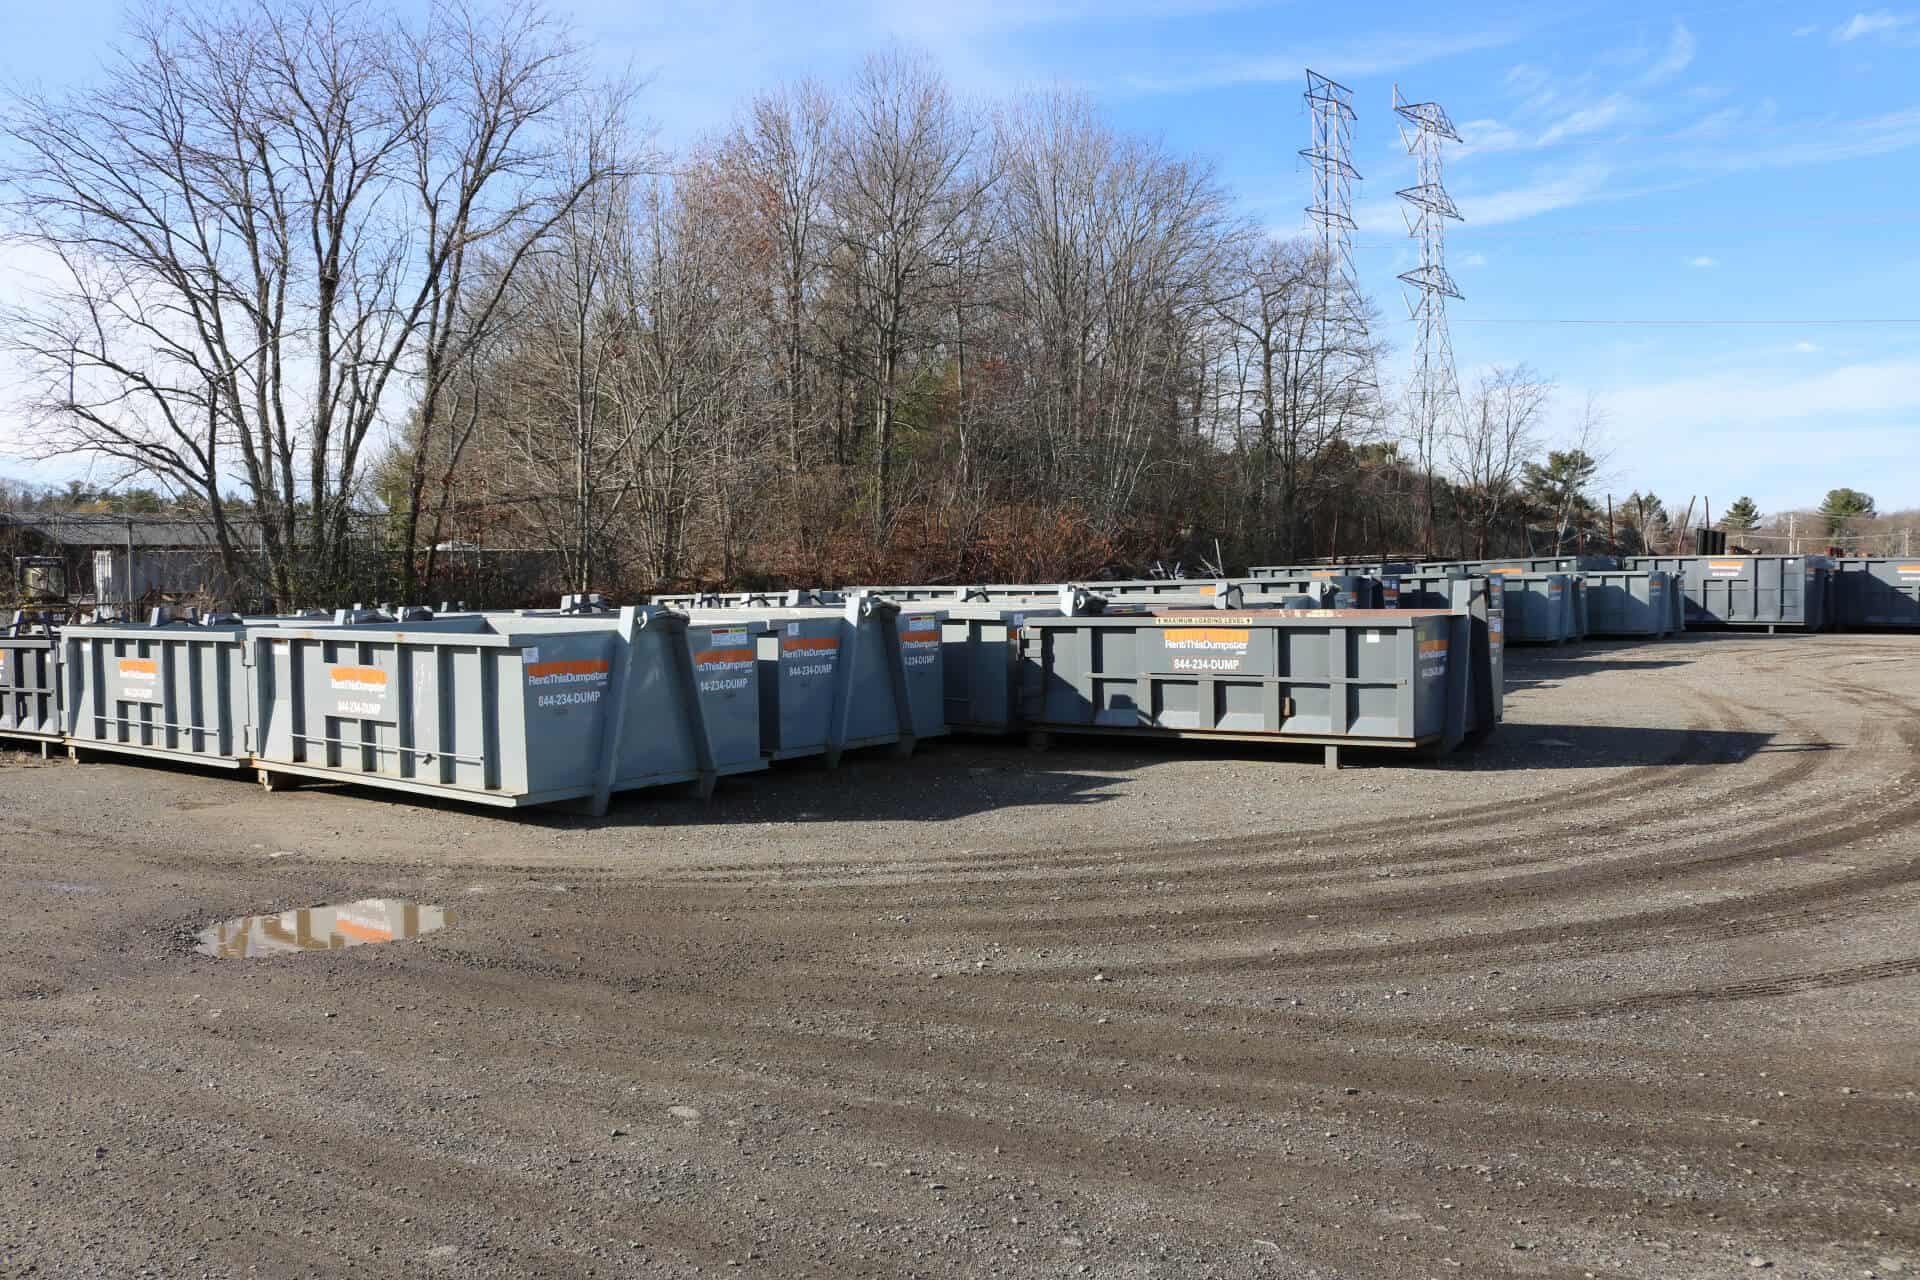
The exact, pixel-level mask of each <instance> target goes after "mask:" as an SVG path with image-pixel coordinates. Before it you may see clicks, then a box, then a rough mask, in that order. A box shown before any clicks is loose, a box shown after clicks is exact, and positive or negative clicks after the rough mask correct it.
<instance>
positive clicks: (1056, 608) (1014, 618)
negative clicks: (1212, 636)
mask: <svg viewBox="0 0 1920 1280" xmlns="http://www.w3.org/2000/svg"><path fill="white" fill-rule="evenodd" d="M1109 605H1110V602H1109V601H1107V600H1105V599H1104V598H1102V597H1100V596H1097V595H1093V594H1091V593H1089V592H1087V591H1082V590H1079V589H1077V588H1072V587H1068V588H1062V589H1061V590H1060V591H1058V592H1055V593H1054V594H1053V595H1051V596H1035V597H1033V598H1030V599H1026V600H996V601H962V602H956V603H949V604H942V605H941V606H940V608H941V612H942V614H943V617H942V620H941V624H940V634H941V664H942V667H943V668H944V671H945V677H946V695H947V696H946V720H947V726H948V727H949V728H950V729H952V730H954V731H955V732H965V733H986V734H1007V733H1012V732H1014V731H1015V730H1016V729H1018V728H1020V631H1021V628H1022V627H1024V626H1025V625H1026V623H1027V620H1028V619H1030V618H1060V617H1081V616H1085V615H1087V614H1094V613H1099V612H1102V611H1103V610H1104V609H1106V608H1108V607H1109ZM1142 607H1143V602H1141V601H1140V600H1139V598H1137V597H1136V598H1133V599H1130V600H1127V601H1125V602H1124V603H1122V604H1120V605H1118V606H1116V612H1131V611H1134V610H1135V609H1138V608H1142ZM1199 607H1203V608H1204V607H1211V605H1201V606H1199Z"/></svg>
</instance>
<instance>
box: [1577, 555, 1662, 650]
mask: <svg viewBox="0 0 1920 1280" xmlns="http://www.w3.org/2000/svg"><path fill="white" fill-rule="evenodd" d="M1584 576H1585V577H1586V580H1587V584H1586V597H1587V634H1588V635H1590V636H1608V637H1622V636H1637V637H1651V638H1658V637H1660V636H1664V635H1667V634H1669V633H1670V632H1671V631H1672V628H1673V603H1672V600H1671V599H1670V596H1671V594H1672V591H1673V580H1672V579H1671V578H1670V577H1669V576H1668V575H1667V574H1666V573H1664V572H1662V571H1661V570H1658V569H1653V570H1647V571H1644V572H1635V571H1633V570H1628V569H1620V570H1595V569H1589V570H1587V571H1586V573H1585V575H1584Z"/></svg>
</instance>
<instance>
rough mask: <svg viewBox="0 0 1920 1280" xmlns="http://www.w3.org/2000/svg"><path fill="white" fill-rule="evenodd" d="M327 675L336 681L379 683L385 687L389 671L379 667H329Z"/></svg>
mask: <svg viewBox="0 0 1920 1280" xmlns="http://www.w3.org/2000/svg"><path fill="white" fill-rule="evenodd" d="M327 675H328V677H329V678H331V679H332V680H333V681H334V682H335V683H342V682H344V683H347V684H377V685H379V686H380V687H381V688H383V689H384V688H385V687H386V684H387V673H386V672H384V671H382V670H381V669H380V668H378V667H329V668H328V669H327Z"/></svg>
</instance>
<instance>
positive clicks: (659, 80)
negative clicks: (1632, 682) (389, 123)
mask: <svg viewBox="0 0 1920 1280" xmlns="http://www.w3.org/2000/svg"><path fill="white" fill-rule="evenodd" d="M559 8H560V9H561V10H562V11H565V12H570V13H571V15H572V18H573V20H574V21H575V23H576V24H577V26H578V27H579V29H580V31H581V33H582V35H583V36H585V37H586V38H587V39H588V41H589V42H590V43H591V45H592V47H593V48H594V49H595V50H596V51H597V52H598V56H599V57H601V58H602V59H604V60H605V62H606V64H607V66H608V68H609V69H610V70H611V69H618V68H621V67H631V68H633V69H635V70H637V71H639V72H641V73H643V74H645V75H647V76H649V77H650V78H651V84H650V86H649V89H648V91H647V93H646V95H645V97H644V99H643V102H644V107H645V110H646V112H647V114H648V115H649V116H650V117H651V118H652V119H653V120H654V122H655V123H656V124H657V125H658V127H659V129H660V131H661V134H662V138H663V140H664V141H666V142H669V143H674V144H682V143H687V142H691V141H694V140H697V139H699V138H700V137H702V136H704V135H707V134H710V133H712V132H714V131H717V130H719V129H721V128H724V127H725V125H726V124H727V123H728V121H729V120H730V119H731V117H732V115H733V113H734V112H735V110H736V108H737V107H738V105H739V103H740V102H741V101H742V100H743V99H744V98H745V97H746V96H747V95H749V94H751V93H752V92H753V91H754V90H755V89H757V88H759V87H762V86H765V85H769V84H772V83H774V82H777V81H779V80H781V79H785V78H791V77H797V76H801V75H811V76H814V77H816V78H819V79H822V80H826V81H834V80H838V79H840V78H842V77H843V76H844V75H845V74H846V73H847V71H848V70H849V69H850V68H851V67H852V66H853V64H854V63H855V62H857V60H858V59H859V57H860V56H861V55H862V54H863V53H864V52H866V51H868V50H870V49H872V48H875V47H878V46H880V45H882V44H884V43H886V42H887V41H889V40H895V39H897V40H901V41H904V42H907V43H909V44H913V45H917V46H920V47H922V48H925V49H926V50H928V51H930V52H931V53H932V54H933V55H934V56H935V57H936V58H937V59H938V60H939V62H940V63H941V65H942V66H944V67H945V69H946V71H947V73H948V75H949V76H950V77H951V79H952V80H953V82H954V84H955V86H956V87H957V88H958V89H959V90H960V91H961V92H962V93H963V94H966V95H969V96H973V97H978V98H981V99H990V98H993V97H998V96H1003V95H1007V94H1011V93H1017V92H1019V91H1020V90H1022V89H1023V88H1029V87H1038V86H1044V85H1048V84H1053V83H1066V84H1070V85H1074V86H1077V87H1079V88H1081V89H1082V90H1084V91H1085V92H1087V93H1089V94H1090V95H1092V96H1093V97H1094V98H1095V99H1096V100H1098V101H1099V102H1100V103H1102V104H1103V105H1104V106H1105V107H1106V109H1107V110H1108V111H1109V112H1110V114H1111V116H1112V118H1113V119H1114V120H1116V121H1117V122H1118V123H1119V124H1120V125H1122V126H1123V127H1126V128H1129V129H1133V130H1138V131H1142V132H1147V133H1151V134H1155V135H1159V136H1161V137H1163V138H1164V139H1165V140H1166V141H1167V142H1168V143H1169V144H1170V145H1172V146H1174V147H1176V148H1179V149H1181V150H1183V151H1188V152H1194V153H1198V154H1201V155H1204V156H1207V157H1209V158H1211V159H1213V160H1214V161H1216V162H1217V164H1218V165H1219V168H1220V171H1221V175H1222V177H1223V179H1224V180H1225V182H1226V183H1227V185H1228V186H1229V187H1230V188H1231V189H1232V190H1233V191H1235V192H1236V193H1237V195H1238V197H1239V199H1240V200H1241V202H1242V205H1243V208H1244V210H1245V212H1246V213H1247V214H1248V215H1249V216H1252V217H1254V218H1256V219H1258V220H1259V221H1261V222H1262V223H1263V224H1265V225H1267V226H1270V227H1271V228H1273V229H1274V230H1276V231H1279V232H1283V233H1292V232H1295V231H1298V230H1300V229H1302V227H1303V219H1302V214H1301V209H1302V206H1304V205H1305V204H1306V203H1307V202H1308V183H1307V177H1308V175H1307V173H1306V170H1305V167H1304V162H1303V161H1301V160H1300V159H1299V158H1298V156H1297V152H1298V151H1299V149H1300V148H1301V147H1303V146H1305V145H1306V143H1307V118H1306V116H1305V113H1304V110H1303V107H1302V104H1301V99H1300V91H1301V89H1302V87H1303V69H1304V68H1306V67H1309V66H1311V67H1312V68H1314V69H1315V70H1316V71H1320V72H1323V73H1325V74H1327V75H1331V76H1334V77H1336V78H1337V79H1339V80H1341V81H1343V82H1345V83H1346V84H1347V85H1349V86H1351V87H1352V89H1353V90H1354V95H1355V105H1356V107H1357V109H1358V111H1359V120H1358V122H1357V123H1356V125H1355V129H1354V159H1355V162H1356V164H1357V165H1358V167H1359V169H1360V171H1361V173H1362V175H1363V176H1364V181H1363V182H1362V183H1360V184H1359V187H1358V189H1357V196H1356V212H1357V215H1358V217H1359V220H1360V223H1361V229H1360V231H1359V232H1358V234H1357V235H1356V246H1357V248H1356V262H1357V265H1358V269H1359V273H1360V277H1361V284H1362V286H1363V288H1365V289H1366V290H1367V292H1369V293H1370V294H1372V295H1373V296H1374V297H1375V298H1376V300H1377V301H1378V302H1379V303H1380V304H1381V307H1382V311H1383V314H1384V316H1385V317H1386V320H1387V336H1388V338H1389V339H1390V340H1391V341H1392V342H1393V343H1394V344H1395V347H1396V350H1395V351H1394V353H1393V354H1392V355H1391V356H1390V357H1389V361H1390V363H1389V366H1388V369H1389V372H1395V371H1397V370H1399V369H1400V368H1403V367H1404V364H1405V360H1406V356H1407V344H1408V342H1409V340H1410V336H1411V334H1410V329H1409V326H1408V325H1407V324H1406V323H1405V322H1404V320H1403V319H1402V317H1404V316H1405V314H1406V312H1405V309H1404V306H1403V304H1402V303H1401V301H1400V297H1399V289H1398V286H1397V285H1396V284H1395V282H1394V275H1395V274H1396V273H1397V272H1399V271H1402V270H1405V269H1407V268H1408V267H1409V266H1411V265H1412V264H1413V256H1412V250H1411V248H1410V244H1409V242H1408V241H1407V239H1406V236H1405V229H1404V226H1403V224H1402V223H1401V220H1400V214H1399V212H1398V210H1397V208H1396V207H1395V202H1394V200H1393V191H1394V190H1395V189H1396V188H1397V187H1400V186H1405V185H1407V184H1408V183H1410V182H1411V181H1412V167H1411V162H1410V161H1409V160H1408V158H1407V157H1406V155H1405V153H1404V150H1403V149H1402V147H1401V145H1400V142H1399V138H1398V135H1397V134H1396V132H1395V128H1394V118H1393V115H1392V111H1391V108H1390V99H1391V91H1392V86H1393V85H1394V84H1395V83H1396V82H1397V83H1398V84H1399V85H1400V86H1401V88H1402V90H1403V91H1404V92H1405V93H1406V94H1408V95H1409V96H1410V97H1412V98H1415V99H1420V100H1424V99H1430V100H1434V101H1438V102H1440V103H1441V104H1442V105H1444V106H1445V107H1446V109H1447V110H1448V112H1449V113H1450V114H1451V116H1452V118H1453V120H1454V122H1455V123H1456V125H1457V126H1458V127H1459V128H1460V130H1461V132H1462V134H1463V135H1464V137H1465V139H1466V143H1465V145H1463V146H1460V147H1455V148H1451V149H1450V150H1451V153H1450V154H1449V156H1448V159H1447V184H1448V187H1449V189H1450V190H1451V191H1452V193H1453V195H1454V197H1455V199H1456V201H1457V202H1458V203H1459V205H1460V208H1461V211H1462V212H1463V213H1464V214H1465V215H1466V221H1465V223H1464V224H1458V225H1456V226H1455V227H1454V229H1453V231H1452V233H1451V235H1450V237H1449V245H1448V263H1449V266H1450V267H1451V269H1452V272H1453V275H1454V278H1455V279H1456V281H1457V282H1458V283H1459V285H1460V288H1461V290H1462V291H1463V292H1464V293H1465V294H1466V298H1465V300H1464V301H1462V302H1456V303H1454V304H1453V305H1452V308H1451V312H1450V314H1451V317H1452V332H1453V342H1454V349H1455V352H1456V356H1457V359H1458V363H1459V367H1460V370H1461V376H1462V379H1463V381H1466V380H1470V379H1471V378H1472V377H1473V374H1474V371H1475V370H1476V369H1478V368H1483V367H1485V366H1487V365H1490V364H1495V363H1499V364H1511V363H1516V362H1522V361H1524V362H1526V363H1529V364H1532V365H1533V366H1535V367H1536V368H1538V369H1539V370H1541V371H1542V372H1543V373H1545V374H1547V375H1548V376H1550V377H1552V378H1554V379H1555V380H1556V381H1557V382H1558V383H1559V384H1560V386H1561V388H1562V390H1561V394H1560V396H1559V400H1558V407H1559V412H1560V414H1561V416H1562V420H1563V423H1564V422H1566V421H1570V420H1571V418H1572V417H1574V416H1575V415H1576V414H1577V413H1578V412H1579V410H1580V408H1581V407H1582V406H1583V405H1584V403H1585V402H1586V400H1587V398H1588V396H1589V395H1592V396H1593V397H1595V398H1596V402H1597V403H1598V404H1599V405H1600V406H1601V407H1602V408H1603V409H1604V410H1605V412H1606V413H1607V415H1608V419H1609V431H1610V435H1611V437H1612V444H1613V460H1612V463H1611V465H1610V468H1609V470H1610V475H1609V477H1608V483H1607V485H1606V488H1608V489H1610V490H1611V491H1612V492H1614V493H1616V494H1620V495H1624V494H1625V493H1626V492H1627V491H1628V490H1629V489H1632V488H1648V487H1651V488H1653V489H1655V490H1656V491H1658V492H1659V493H1660V494H1661V495H1662V496H1663V497H1664V498H1666V499H1668V500H1669V501H1676V500H1677V501H1678V502H1680V503H1682V504H1684V503H1685V501H1686V500H1687V498H1688V497H1689V496H1690V495H1695V494H1698V495H1701V496H1702V497H1705V498H1708V499H1710V500H1711V501H1712V504H1713V509H1714V510H1715V511H1716V512H1718V511H1720V510H1722V509H1723V508H1724V507H1725V506H1726V504H1727V503H1728V502H1730V501H1731V500H1732V499H1733V498H1734V497H1736V496H1739V495H1740V494H1742V493H1747V494H1751V495H1752V496H1753V497H1754V498H1755V500H1756V501H1758V502H1759V504H1760V506H1761V508H1762V509H1763V510H1764V511H1775V510H1782V509H1785V508H1787V507H1789V506H1796V505H1811V504H1813V503H1816V502H1817V501H1818V500H1819V498H1820V496H1821V495H1822V494H1823V493H1824V492H1825V491H1826V490H1827V489H1828V488H1831V487H1834V486H1838V485H1851V486H1853V487H1856V488H1862V489H1866V490H1867V491H1869V492H1871V493H1873V494H1874V495H1875V496H1876V497H1877V498H1878V499H1879V500H1880V505H1881V508H1882V509H1883V510H1891V509H1895V508H1900V507H1909V506H1914V507H1920V323H1917V322H1920V236H1916V234H1915V233H1916V231H1920V202H1916V199H1915V196H1916V194H1920V74H1916V73H1917V72H1920V0H1907V4H1906V7H1902V6H1900V5H1894V6H1893V7H1879V6H1878V5H1874V6H1871V7H1866V8H1862V7H1859V6H1857V5H1845V6H1832V7H1830V6H1822V5H1811V4H1768V3H1759V4H1751V3H1750V4H1717V3H1710V4H1702V5H1699V6H1691V7H1689V6H1679V7H1674V6H1670V5H1666V4H1660V5H1654V4H1633V3H1625V4H1622V3H1609V4H1606V5H1601V4H1591V5H1581V4H1551V3H1549V4H1537V5H1526V6H1516V7H1512V8H1502V7H1484V8H1482V7H1473V6H1461V7H1456V8H1453V9H1452V10H1450V11H1447V12H1442V11H1440V10H1437V9H1435V8H1434V7H1432V6H1428V5H1405V6H1402V5H1384V4H1376V5H1359V6H1355V7H1354V8H1353V9H1351V10H1348V9H1344V8H1340V7H1329V6H1325V5H1309V4H1302V3H1283V4H1259V3H1232V2H1230V0H1163V2H1162V3H1144V2H1140V0H1029V2H1027V3H1016V2H1012V0H985V2H980V3H972V4H966V3H948V4H916V3H913V2H912V0H896V2H893V3H886V4H881V3H877V2H876V3H864V4H863V3H820V4H755V3H744V2H732V3H729V2H726V0H722V2H720V3H708V4H679V3H673V4H650V3H644V2H639V3H636V2H634V0H618V2H615V0H576V2H575V3H573V4H571V5H568V4H561V5H560V6H559ZM9 10H10V14H9V16H10V18H11V19H12V21H11V22H10V33H9V40H8V41H7V42H5V44H4V45H0V77H4V78H6V79H8V80H18V79H19V78H21V77H23V76H32V77H37V78H39V79H42V80H45V81H53V82H57V81H60V80H64V79H69V78H74V77H81V76H84V75H85V74H86V73H87V70H88V68H89V67H90V65H91V64H92V63H93V61H94V60H95V59H96V58H97V56H98V53H99V50H100V48H101V44H102V41H103V40H104V39H105V37H106V33H108V32H110V31H111V30H112V28H113V27H114V25H115V23H116V20H117V14H118V13H119V11H120V6H119V5H118V4H117V3H106V2H104V0H61V2H60V3H58V4H52V3H45V2H44V0H15V3H14V4H12V5H10V6H9ZM36 11H37V12H38V13H39V14H40V15H41V16H40V18H39V20H38V21H37V22H36V21H35V20H34V19H33V16H32V15H33V14H34V13H35V12H36ZM1900 321H1904V322H1905V323H1896V322H1900ZM1650 322H1662V323H1650ZM1673 322H1685V323H1673ZM1776 322H1778V323H1776ZM6 417H7V410H6V408H5V405H4V403H3V402H0V448H4V440H5V437H6V435H7V425H6ZM0 471H6V472H11V473H13V474H22V473H24V472H26V471H27V468H25V467H22V466H20V465H9V464H7V463H6V462H4V461H0ZM42 474H45V473H44V472H42Z"/></svg>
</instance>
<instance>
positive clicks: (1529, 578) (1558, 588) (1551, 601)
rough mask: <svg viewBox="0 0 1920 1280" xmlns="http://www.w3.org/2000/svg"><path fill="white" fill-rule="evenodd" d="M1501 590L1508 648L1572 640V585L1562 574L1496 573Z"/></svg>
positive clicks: (1501, 571) (1506, 571)
mask: <svg viewBox="0 0 1920 1280" xmlns="http://www.w3.org/2000/svg"><path fill="white" fill-rule="evenodd" d="M1496 575H1498V576H1499V578H1500V580H1501V582H1502V584H1503V586H1502V590H1503V591H1504V593H1505V595H1504V599H1505V602H1506V604H1505V613H1506V628H1507V641H1508V643H1510V644H1562V643H1564V642H1565V641H1567V640H1570V639H1572V638H1573V636H1574V621H1575V620H1574V600H1573V595H1572V584H1571V582H1570V580H1569V578H1568V575H1566V574H1564V573H1524V572H1521V571H1519V570H1514V569H1496V570H1491V571H1489V573H1488V575H1487V576H1488V577H1489V578H1491V577H1494V576H1496Z"/></svg>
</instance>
